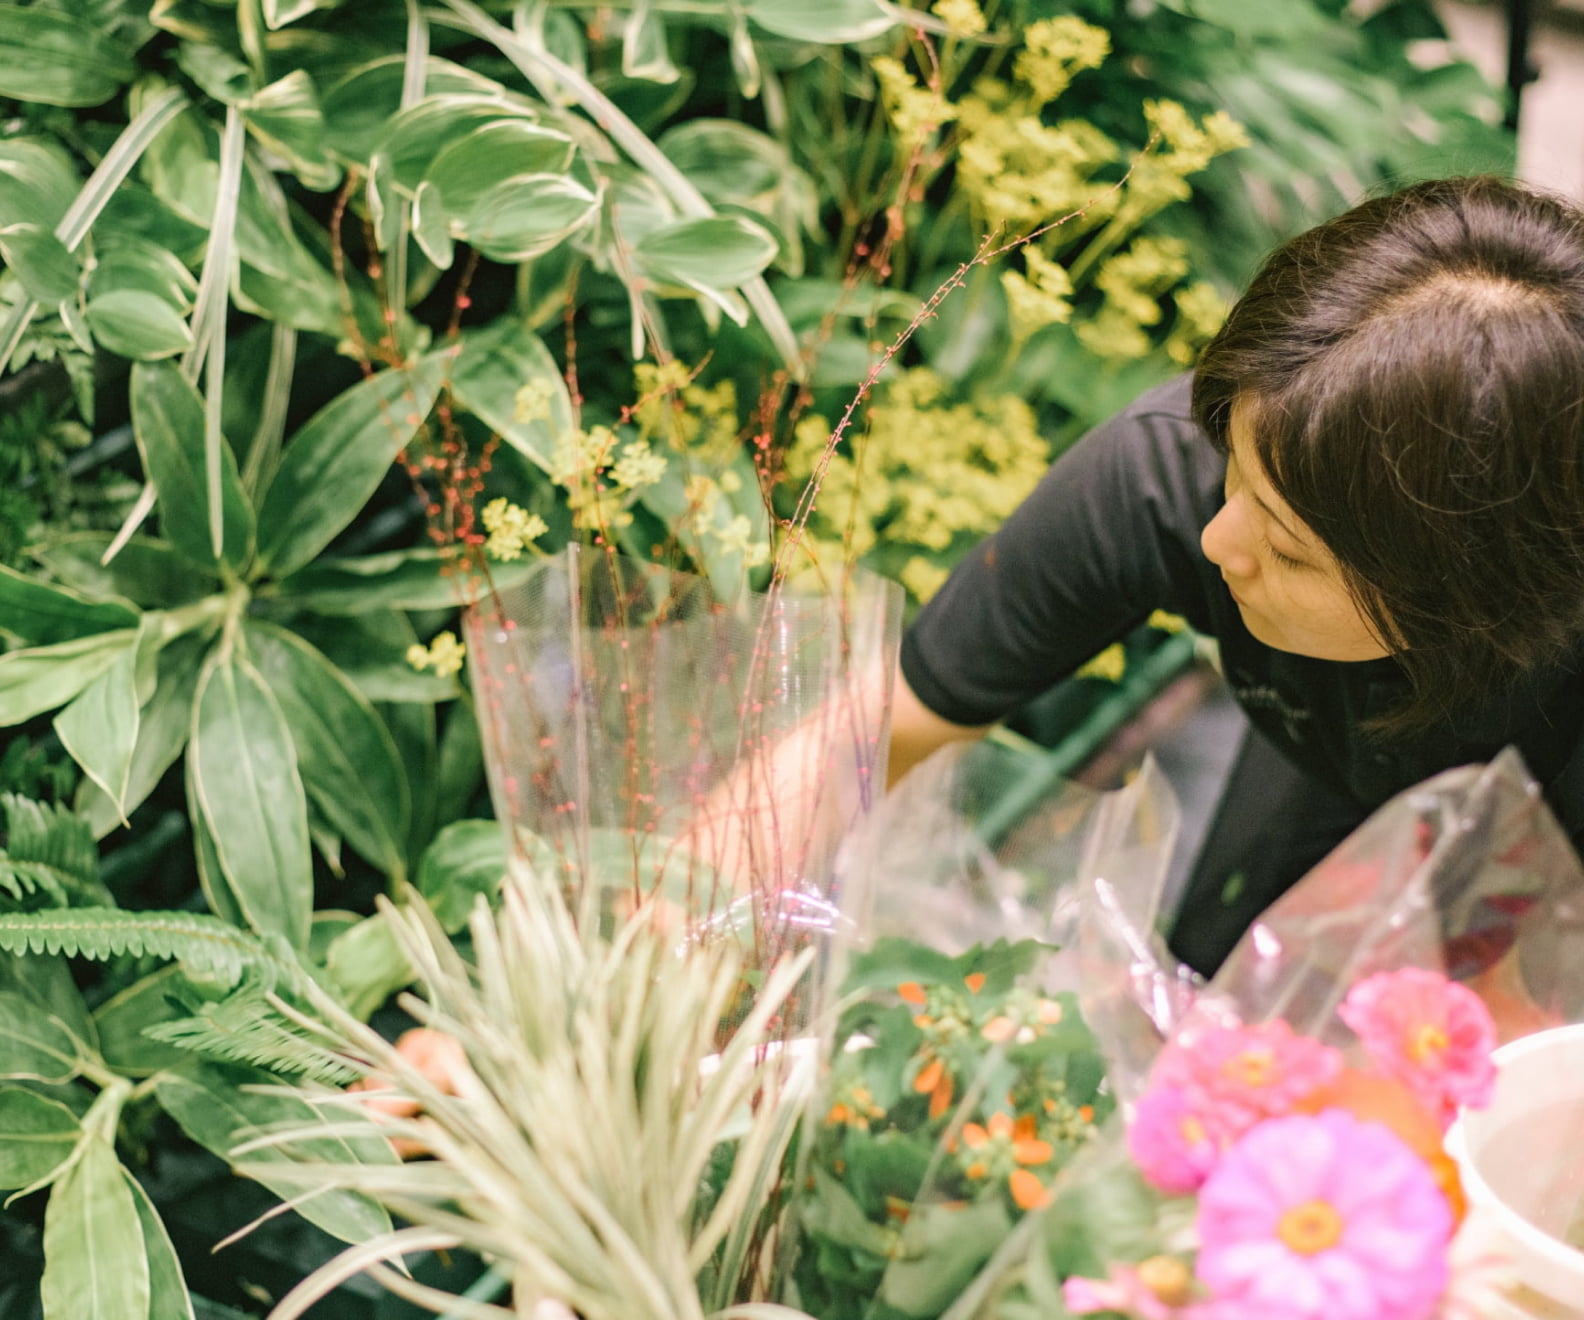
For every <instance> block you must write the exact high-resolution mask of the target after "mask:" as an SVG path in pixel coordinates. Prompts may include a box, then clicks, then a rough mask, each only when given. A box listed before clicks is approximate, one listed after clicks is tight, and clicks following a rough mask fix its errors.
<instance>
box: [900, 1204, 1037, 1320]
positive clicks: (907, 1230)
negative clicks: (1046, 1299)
mask: <svg viewBox="0 0 1584 1320" xmlns="http://www.w3.org/2000/svg"><path fill="white" fill-rule="evenodd" d="M1011 1231H1012V1217H1011V1216H1010V1215H1009V1214H1008V1213H1007V1210H1006V1206H1005V1205H1003V1204H1002V1202H1001V1199H1000V1198H999V1197H991V1198H989V1199H986V1200H983V1201H976V1202H974V1203H973V1204H971V1205H967V1206H955V1207H954V1206H945V1205H915V1206H914V1207H913V1210H912V1213H910V1214H909V1215H908V1219H907V1223H906V1224H904V1225H903V1228H902V1240H901V1243H900V1244H899V1246H898V1247H897V1252H896V1259H895V1260H893V1261H892V1262H891V1264H890V1266H889V1267H888V1268H887V1270H886V1272H885V1278H884V1280H883V1281H882V1282H881V1285H880V1301H881V1302H882V1303H883V1304H885V1305H887V1306H894V1307H895V1308H896V1309H897V1310H898V1311H901V1312H903V1313H904V1314H906V1315H939V1314H940V1313H941V1312H942V1311H944V1310H945V1309H946V1308H947V1307H948V1306H950V1305H951V1303H952V1300H953V1299H954V1298H955V1297H956V1296H957V1294H958V1293H960V1292H961V1291H962V1290H963V1289H964V1288H965V1287H966V1286H967V1285H968V1282H969V1280H971V1279H972V1278H973V1276H974V1275H975V1274H977V1273H978V1272H979V1269H980V1267H981V1266H982V1265H983V1264H984V1263H985V1262H986V1261H987V1260H989V1259H990V1257H991V1255H992V1254H993V1253H994V1251H995V1249H996V1248H997V1247H999V1246H1000V1245H1001V1243H1002V1242H1004V1241H1005V1240H1006V1236H1007V1234H1008V1233H1009V1232H1011Z"/></svg>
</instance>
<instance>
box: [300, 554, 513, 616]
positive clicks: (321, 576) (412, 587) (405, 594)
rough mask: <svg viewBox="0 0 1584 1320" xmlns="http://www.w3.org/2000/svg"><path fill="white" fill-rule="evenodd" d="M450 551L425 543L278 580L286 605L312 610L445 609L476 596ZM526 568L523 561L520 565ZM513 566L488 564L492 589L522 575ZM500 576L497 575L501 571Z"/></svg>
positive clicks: (325, 562) (330, 562) (320, 565)
mask: <svg viewBox="0 0 1584 1320" xmlns="http://www.w3.org/2000/svg"><path fill="white" fill-rule="evenodd" d="M456 559H457V556H456V555H455V553H453V552H451V551H445V550H439V549H435V548H431V547H428V546H423V547H419V548H418V549H415V550H387V551H384V552H383V553H381V554H377V555H359V556H356V557H353V558H347V559H321V560H319V561H318V562H317V563H313V564H310V565H309V566H308V567H307V568H303V569H299V570H298V571H297V572H295V573H293V574H292V575H291V576H290V577H287V578H283V579H282V580H281V582H280V593H281V595H282V596H283V597H286V598H288V599H289V600H290V602H291V604H293V605H298V606H301V607H302V608H303V609H306V610H313V611H314V612H315V613H316V614H367V613H369V612H370V611H372V610H387V609H398V610H449V609H455V608H456V607H457V606H459V605H466V604H469V603H471V602H472V601H474V600H476V599H478V597H479V593H480V588H481V587H482V583H479V582H475V581H474V580H473V579H471V578H469V577H466V576H464V575H463V573H462V572H461V571H460V570H459V569H458V568H457V567H456ZM528 567H531V565H523V566H522V569H524V570H526V568H528ZM518 570H519V566H518V565H514V564H502V565H491V567H490V576H491V579H492V580H493V581H494V583H495V585H496V587H497V588H498V587H500V586H502V585H505V584H506V583H509V582H515V581H517V580H519V579H520V578H522V577H524V576H526V572H525V571H518ZM503 573H504V574H505V576H504V577H503V576H502V574H503Z"/></svg>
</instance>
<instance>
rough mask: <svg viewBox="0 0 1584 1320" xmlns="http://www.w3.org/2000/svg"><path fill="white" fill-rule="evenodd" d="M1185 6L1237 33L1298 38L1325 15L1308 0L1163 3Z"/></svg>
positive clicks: (1314, 28) (1318, 25) (1323, 22)
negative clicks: (1255, 2)
mask: <svg viewBox="0 0 1584 1320" xmlns="http://www.w3.org/2000/svg"><path fill="white" fill-rule="evenodd" d="M1167 7H1168V8H1171V9H1177V10H1179V11H1181V10H1186V12H1188V13H1190V14H1192V15H1193V16H1194V17H1195V18H1199V19H1203V20H1204V21H1205V22H1206V23H1214V24H1215V25H1216V26H1217V27H1223V28H1226V29H1227V30H1228V31H1229V32H1235V33H1237V34H1238V36H1240V37H1264V38H1275V39H1277V40H1282V41H1296V40H1302V39H1303V37H1304V35H1305V34H1306V33H1314V32H1316V31H1318V30H1320V29H1323V28H1324V27H1325V26H1326V24H1327V23H1328V21H1329V20H1328V19H1327V18H1326V17H1325V15H1324V14H1323V13H1322V12H1321V11H1320V9H1319V8H1318V7H1317V6H1315V5H1314V4H1312V3H1311V2H1310V0H1263V3H1261V4H1257V5H1251V4H1247V3H1245V0H1188V3H1187V4H1186V5H1184V4H1183V3H1181V0H1178V3H1176V4H1172V5H1169V6H1167Z"/></svg>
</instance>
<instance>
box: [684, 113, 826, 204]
mask: <svg viewBox="0 0 1584 1320" xmlns="http://www.w3.org/2000/svg"><path fill="white" fill-rule="evenodd" d="M656 145H657V146H658V147H659V148H660V150H661V151H663V152H665V154H666V155H667V156H669V157H670V158H671V163H672V164H674V165H675V166H676V167H677V168H678V169H679V170H681V171H682V173H683V174H685V175H687V177H688V179H689V180H690V181H691V182H692V183H693V185H694V187H696V188H697V189H698V190H699V191H700V192H701V193H703V194H704V196H705V197H706V198H708V199H709V200H710V201H711V202H714V203H717V204H719V203H721V202H735V203H738V204H740V205H748V204H750V203H751V202H753V201H755V200H757V199H761V198H765V197H769V196H772V195H773V194H775V193H776V192H778V191H779V190H780V188H781V185H782V183H783V182H784V181H785V179H786V177H787V175H788V174H790V173H791V172H792V170H793V169H794V168H795V167H794V166H793V164H792V158H791V155H790V153H789V152H788V151H787V149H786V148H785V147H784V146H782V145H781V143H779V142H777V141H776V140H775V139H774V138H773V137H770V136H769V135H768V134H766V133H761V132H760V131H759V130H758V129H756V128H751V127H749V126H748V125H747V124H741V123H738V122H737V121H736V120H735V119H690V120H689V121H688V122H686V123H685V124H680V125H678V126H677V127H676V128H673V129H669V130H667V131H666V132H665V133H664V134H662V135H661V137H660V138H659V139H658V141H657V142H656Z"/></svg>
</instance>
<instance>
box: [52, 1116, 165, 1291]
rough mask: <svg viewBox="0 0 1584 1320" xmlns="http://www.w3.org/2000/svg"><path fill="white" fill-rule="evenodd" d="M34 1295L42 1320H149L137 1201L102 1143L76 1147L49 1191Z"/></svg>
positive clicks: (107, 1145)
mask: <svg viewBox="0 0 1584 1320" xmlns="http://www.w3.org/2000/svg"><path fill="white" fill-rule="evenodd" d="M39 1296H40V1298H41V1300H42V1301H43V1303H44V1320H152V1318H151V1317H150V1316H149V1263H148V1256H147V1255H146V1254H145V1252H144V1248H143V1228H142V1224H141V1222H140V1220H139V1217H138V1210H137V1202H136V1201H135V1200H134V1199H133V1197H132V1191H131V1189H130V1188H129V1187H128V1186H127V1184H126V1175H125V1174H124V1172H123V1170H122V1168H121V1163H120V1161H119V1160H117V1159H116V1157H115V1151H114V1150H113V1149H111V1146H110V1143H109V1142H108V1141H106V1140H105V1139H104V1138H102V1137H98V1136H89V1137H87V1138H86V1139H85V1140H84V1142H83V1146H82V1152H81V1154H79V1155H78V1157H77V1159H76V1162H75V1163H73V1165H72V1167H71V1168H70V1169H68V1170H67V1172H66V1175H65V1177H63V1178H62V1179H61V1180H60V1181H59V1182H58V1183H56V1184H55V1187H54V1189H53V1190H52V1191H51V1192H50V1199H49V1208H48V1209H47V1210H45V1212H44V1277H43V1278H42V1279H41V1280H40V1281H39ZM162 1320H163V1318H162Z"/></svg>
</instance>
